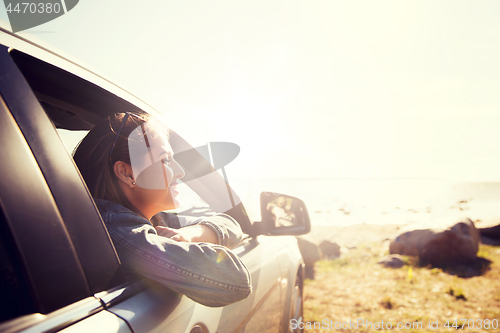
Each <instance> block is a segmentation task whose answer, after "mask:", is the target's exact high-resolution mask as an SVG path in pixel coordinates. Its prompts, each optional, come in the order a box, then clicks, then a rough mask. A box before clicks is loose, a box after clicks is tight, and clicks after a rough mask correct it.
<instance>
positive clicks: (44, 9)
mask: <svg viewBox="0 0 500 333" xmlns="http://www.w3.org/2000/svg"><path fill="white" fill-rule="evenodd" d="M22 6H24V8H21V7H22ZM5 10H6V11H7V13H9V14H10V13H12V12H16V13H21V12H22V13H23V14H24V13H31V14H34V13H40V14H41V13H47V14H50V13H52V12H54V13H59V12H60V11H61V5H60V4H59V3H54V4H52V3H50V2H49V3H38V4H36V3H29V2H23V3H21V4H20V3H17V4H16V6H15V7H14V9H12V3H9V5H8V6H7V8H5Z"/></svg>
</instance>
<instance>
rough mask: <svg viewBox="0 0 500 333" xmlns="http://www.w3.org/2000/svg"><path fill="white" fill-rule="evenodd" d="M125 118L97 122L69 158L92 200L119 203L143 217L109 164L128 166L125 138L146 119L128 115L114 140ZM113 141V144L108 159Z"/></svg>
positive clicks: (113, 116) (115, 117)
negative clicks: (118, 162) (72, 161)
mask: <svg viewBox="0 0 500 333" xmlns="http://www.w3.org/2000/svg"><path fill="white" fill-rule="evenodd" d="M125 115H126V114H125V113H116V114H114V115H112V116H109V117H107V118H105V119H103V120H102V121H100V122H99V123H97V124H96V125H95V126H94V127H93V128H92V129H91V130H90V131H89V133H88V134H87V135H86V136H85V138H84V139H83V140H82V141H81V142H80V144H79V145H78V147H77V148H75V150H74V152H73V158H74V160H75V163H76V165H77V166H78V168H79V169H80V173H81V174H82V176H83V179H84V180H85V182H86V183H87V187H88V188H89V191H90V193H91V195H92V196H93V197H94V198H98V199H105V200H109V201H113V202H116V203H119V204H120V205H122V206H124V207H126V208H128V209H130V210H131V211H133V212H135V213H137V214H139V215H141V216H143V214H142V213H141V212H140V211H139V210H138V209H137V208H136V207H135V206H134V205H132V203H131V202H130V201H129V200H128V199H127V197H126V196H125V194H124V193H123V191H122V189H121V188H120V186H119V183H118V178H117V177H116V175H115V173H114V171H113V165H114V164H115V163H116V162H117V161H122V162H125V163H127V164H130V155H129V149H128V136H129V134H130V133H131V132H132V131H133V130H134V129H135V128H137V127H138V126H140V125H142V124H143V123H145V122H147V121H149V120H150V118H149V117H147V116H144V115H140V116H138V115H133V114H130V115H129V117H128V118H127V120H126V122H125V124H123V127H122V129H121V132H120V133H119V136H118V138H117V135H118V132H119V131H120V127H121V126H122V122H123V120H124V117H125ZM115 140H116V143H115V144H114V148H113V152H112V155H111V156H110V150H111V147H112V146H113V143H114V142H115Z"/></svg>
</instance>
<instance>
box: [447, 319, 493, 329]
mask: <svg viewBox="0 0 500 333" xmlns="http://www.w3.org/2000/svg"><path fill="white" fill-rule="evenodd" d="M459 320H462V326H460V325H459V324H458V321H459ZM465 324H467V328H474V327H475V328H484V329H487V330H489V329H490V328H492V329H497V328H498V320H496V319H493V320H490V319H484V320H482V319H476V320H474V319H455V321H454V322H453V324H451V325H450V320H447V321H446V323H445V324H444V327H448V328H455V329H457V328H462V329H463V328H464V327H465Z"/></svg>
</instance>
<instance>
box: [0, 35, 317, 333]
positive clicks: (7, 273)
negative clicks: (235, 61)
mask: <svg viewBox="0 0 500 333" xmlns="http://www.w3.org/2000/svg"><path fill="white" fill-rule="evenodd" d="M126 111H133V112H137V113H148V114H151V115H153V116H158V117H159V116H160V114H159V113H158V112H157V111H155V110H153V109H152V108H151V107H149V106H148V105H147V104H145V103H144V102H142V101H140V100H138V99H137V98H135V97H134V96H132V95H130V94H129V93H127V92H126V91H124V90H122V89H120V88H119V87H117V86H115V85H113V84H112V83H110V82H108V81H106V80H104V79H103V78H101V77H99V76H97V75H95V74H93V73H91V72H89V71H87V70H85V69H84V68H82V67H80V66H78V65H77V64H75V63H73V62H70V61H68V60H66V59H64V58H62V57H60V56H58V55H57V54H55V53H53V52H51V51H50V50H47V49H44V48H41V47H39V46H37V45H34V44H32V43H30V42H29V41H26V40H23V39H21V38H19V37H17V36H16V35H15V34H13V33H10V32H8V31H6V30H3V29H0V127H1V128H0V142H2V144H3V148H2V149H1V152H2V158H1V160H0V170H1V172H0V174H1V177H0V308H1V311H0V332H56V331H57V332H59V331H61V332H134V333H142V332H176V333H177V332H180V333H183V332H211V333H214V332H219V333H223V332H272V333H275V332H291V331H293V330H292V329H291V326H290V320H292V319H295V320H297V321H300V320H302V288H303V281H304V264H303V259H302V256H301V254H300V252H299V249H298V246H297V241H296V239H295V237H294V236H296V235H301V234H305V233H307V232H309V230H310V221H309V216H308V214H307V210H306V207H305V205H304V203H303V202H302V201H301V200H300V199H297V198H294V197H290V196H286V195H282V194H276V193H275V194H262V195H261V198H260V200H261V214H262V218H261V221H253V220H252V219H251V218H250V217H249V215H248V214H247V211H246V210H245V202H242V201H241V200H240V196H238V195H237V193H235V192H234V190H231V189H230V188H229V187H228V185H227V183H226V182H225V181H224V179H223V178H222V177H221V176H220V174H219V173H218V172H212V173H211V174H210V175H207V176H206V177H199V178H198V179H196V180H193V181H187V182H186V185H187V186H188V187H190V188H191V189H192V191H193V194H194V195H195V196H196V198H197V200H195V201H196V202H202V203H204V206H203V207H200V209H202V210H205V211H206V210H207V209H211V210H213V211H217V212H224V213H226V214H229V215H231V216H232V217H233V218H235V219H236V220H237V221H238V222H239V223H240V225H241V227H242V229H243V231H244V233H245V237H244V239H243V241H242V242H241V244H240V245H239V246H238V247H236V248H234V249H233V252H234V253H235V254H237V255H238V256H239V257H240V258H241V259H242V260H243V262H244V263H245V265H246V267H247V268H248V270H249V271H250V274H251V278H252V287H253V292H252V294H251V295H250V296H249V297H248V298H247V299H245V300H243V301H240V302H237V303H234V304H231V305H228V306H225V307H220V308H209V307H205V306H203V305H201V304H197V303H195V302H194V301H192V300H190V299H188V298H187V297H185V296H182V297H180V298H179V297H178V295H176V294H175V293H174V292H173V291H171V290H169V289H167V288H165V287H162V286H159V285H156V284H154V283H152V282H151V281H146V280H139V281H127V280H126V279H125V278H124V276H123V274H122V271H121V268H120V262H119V260H118V258H117V255H116V252H115V249H114V247H113V245H112V242H111V241H110V238H109V235H108V232H107V230H106V228H105V226H104V224H103V222H102V219H101V217H100V215H99V212H98V211H97V209H96V206H95V203H94V201H93V199H92V197H91V196H90V194H89V192H88V190H87V188H86V186H85V184H84V182H83V180H82V177H81V176H80V173H79V172H78V170H77V168H76V166H75V164H74V162H73V160H72V158H71V155H70V154H69V153H68V151H67V149H66V148H65V146H64V143H63V141H62V140H61V137H64V135H62V134H61V133H62V132H64V133H66V134H68V133H69V134H71V133H73V132H75V133H76V132H77V131H88V130H89V129H90V128H91V127H92V126H93V124H95V123H96V122H98V121H99V120H100V119H102V118H103V117H106V116H108V115H110V114H112V113H115V112H126ZM174 130H175V129H174ZM58 131H59V133H60V134H61V135H59V134H58ZM171 140H172V142H173V146H174V145H177V146H183V147H184V148H186V147H191V146H190V145H189V144H188V143H187V142H186V141H185V140H184V139H183V138H182V136H181V135H179V134H178V133H176V132H172V134H171ZM191 148H192V147H191ZM228 191H230V192H229V193H231V201H230V202H231V205H229V206H228V205H227V195H228ZM224 196H226V197H224ZM255 199H257V198H255ZM284 199H285V200H284ZM284 201H285V202H286V204H287V207H288V208H287V209H288V211H287V212H286V213H285V212H284V211H283V209H281V211H282V213H280V214H282V215H283V216H276V215H273V214H271V213H270V212H271V211H273V209H269V208H270V207H274V206H273V205H274V203H283V202H284ZM275 210H276V209H275ZM195 211H196V209H193V210H191V212H195ZM280 220H281V222H280Z"/></svg>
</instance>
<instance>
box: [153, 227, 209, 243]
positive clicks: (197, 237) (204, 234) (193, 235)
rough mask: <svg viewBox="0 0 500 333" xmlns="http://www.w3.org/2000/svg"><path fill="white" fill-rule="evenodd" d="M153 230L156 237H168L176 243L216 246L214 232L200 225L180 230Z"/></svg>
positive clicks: (165, 228)
mask: <svg viewBox="0 0 500 333" xmlns="http://www.w3.org/2000/svg"><path fill="white" fill-rule="evenodd" d="M155 229H156V232H157V233H158V235H160V236H163V237H168V238H170V239H173V240H175V241H178V242H197V243H202V242H203V243H212V244H217V234H216V233H215V231H214V230H212V228H210V227H208V226H206V225H202V224H195V225H190V226H187V227H184V228H181V229H173V228H168V227H163V226H157V227H155Z"/></svg>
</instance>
